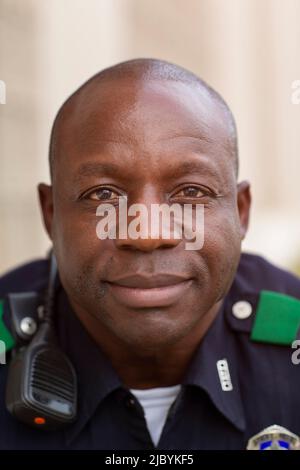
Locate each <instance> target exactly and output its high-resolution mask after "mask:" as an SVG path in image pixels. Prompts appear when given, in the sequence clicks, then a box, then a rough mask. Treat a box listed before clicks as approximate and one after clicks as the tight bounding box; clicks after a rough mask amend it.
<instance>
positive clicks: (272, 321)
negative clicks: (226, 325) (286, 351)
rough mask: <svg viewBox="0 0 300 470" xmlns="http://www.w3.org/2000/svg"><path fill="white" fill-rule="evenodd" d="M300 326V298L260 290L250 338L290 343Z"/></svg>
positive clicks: (264, 341) (282, 343) (265, 341)
mask: <svg viewBox="0 0 300 470" xmlns="http://www.w3.org/2000/svg"><path fill="white" fill-rule="evenodd" d="M299 327H300V300H298V299H296V298H294V297H291V296H289V295H284V294H280V293H278V292H272V291H266V290H264V291H262V292H261V293H260V298H259V301H258V305H257V310H256V316H255V319H254V324H253V327H252V331H251V340H252V341H259V342H263V343H273V344H281V345H291V343H292V342H293V341H294V340H295V339H296V337H297V332H298V329H299Z"/></svg>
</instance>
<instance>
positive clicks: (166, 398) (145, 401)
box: [130, 385, 180, 446]
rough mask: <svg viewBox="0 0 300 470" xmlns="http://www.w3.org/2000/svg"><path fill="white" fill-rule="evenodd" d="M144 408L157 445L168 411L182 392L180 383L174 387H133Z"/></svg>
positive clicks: (153, 439)
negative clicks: (145, 388) (137, 388)
mask: <svg viewBox="0 0 300 470" xmlns="http://www.w3.org/2000/svg"><path fill="white" fill-rule="evenodd" d="M130 391H131V393H132V394H133V395H134V396H135V397H136V399H137V400H138V401H139V402H140V404H141V405H142V407H143V409H144V413H145V419H146V422H147V427H148V429H149V432H150V435H151V438H152V441H153V443H154V445H155V446H156V445H157V444H158V441H159V438H160V435H161V433H162V430H163V427H164V424H165V421H166V418H167V415H168V411H169V409H170V407H171V405H172V403H173V402H174V401H175V399H176V397H177V395H178V394H179V392H180V385H174V386H173V387H161V388H148V389H147V390H136V389H131V390H130Z"/></svg>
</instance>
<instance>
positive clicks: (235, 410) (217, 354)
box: [183, 299, 246, 431]
mask: <svg viewBox="0 0 300 470" xmlns="http://www.w3.org/2000/svg"><path fill="white" fill-rule="evenodd" d="M228 308H230V301H229V299H226V300H225V301H224V303H223V305H222V307H221V309H220V311H219V313H218V315H217V317H216V319H215V320H214V322H213V324H212V325H211V327H210V328H209V330H208V331H207V333H206V335H205V336H204V338H203V339H202V341H201V343H200V345H199V347H198V349H197V351H196V353H195V355H194V358H193V360H192V362H191V364H190V366H189V368H188V371H187V373H186V376H185V378H184V381H183V384H185V385H194V386H197V387H200V388H201V389H203V390H205V391H206V393H207V394H208V396H209V397H210V399H211V401H212V402H213V404H214V405H215V406H216V408H217V409H218V410H219V411H220V412H221V413H222V414H223V416H225V417H226V418H227V419H228V420H229V421H230V422H231V423H232V424H233V425H234V426H235V427H236V428H238V429H239V430H240V431H244V430H245V427H246V422H245V415H244V408H243V404H242V398H241V393H240V384H239V371H238V357H239V351H238V348H237V345H236V342H235V338H234V335H233V332H232V331H231V328H230V326H229V325H228V322H227V321H226V316H227V312H228ZM219 361H223V364H224V361H225V363H226V364H225V366H227V365H228V371H229V375H230V380H231V384H232V389H228V390H223V389H222V383H221V378H220V375H219V372H218V366H217V364H218V362H219ZM219 367H220V363H219ZM226 372H227V371H226Z"/></svg>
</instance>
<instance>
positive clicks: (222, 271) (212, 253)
mask: <svg viewBox="0 0 300 470" xmlns="http://www.w3.org/2000/svg"><path fill="white" fill-rule="evenodd" d="M240 253H241V235H240V226H239V219H238V214H237V213H236V212H235V211H230V212H225V213H222V214H216V215H214V216H207V217H206V220H205V235H204V247H203V256H204V257H205V259H206V262H207V264H208V266H209V270H210V272H211V276H212V277H213V278H214V279H216V280H217V279H218V280H219V282H222V277H223V278H224V282H225V283H226V282H230V280H231V279H232V277H233V275H234V272H235V270H236V267H237V265H238V261H239V258H240Z"/></svg>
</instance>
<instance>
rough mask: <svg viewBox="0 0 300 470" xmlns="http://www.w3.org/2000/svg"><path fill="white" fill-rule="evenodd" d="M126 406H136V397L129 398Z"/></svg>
mask: <svg viewBox="0 0 300 470" xmlns="http://www.w3.org/2000/svg"><path fill="white" fill-rule="evenodd" d="M126 406H127V407H128V408H135V400H134V398H131V397H129V398H127V400H126Z"/></svg>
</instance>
